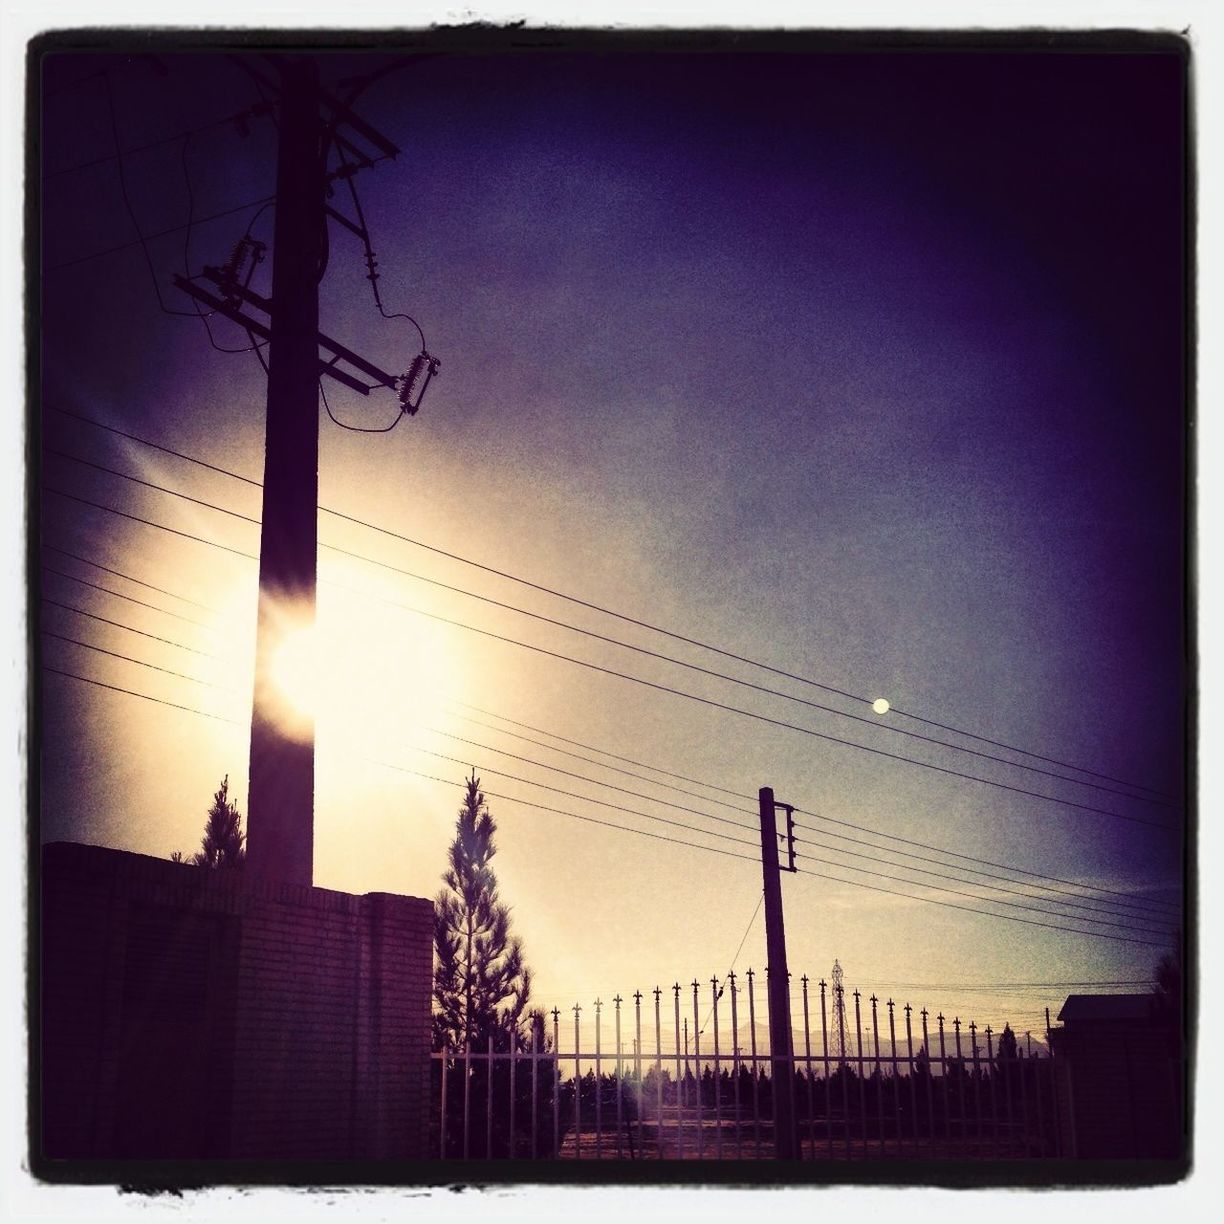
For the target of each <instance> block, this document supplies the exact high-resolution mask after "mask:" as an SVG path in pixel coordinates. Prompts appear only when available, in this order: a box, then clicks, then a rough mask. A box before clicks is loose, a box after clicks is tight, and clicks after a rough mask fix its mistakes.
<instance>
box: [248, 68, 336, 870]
mask: <svg viewBox="0 0 1224 1224" xmlns="http://www.w3.org/2000/svg"><path fill="white" fill-rule="evenodd" d="M280 71H281V92H280V103H281V105H280V140H279V145H278V149H277V167H276V228H275V232H274V238H273V251H272V311H271V316H272V317H271V343H270V345H269V370H268V407H267V425H266V442H265V455H264V489H263V527H262V535H261V538H260V549H259V623H258V628H257V631H256V640H255V693H254V701H253V706H252V712H251V773H250V792H249V798H248V808H247V864H248V869H249V870H250V872H251V873H252V875H254V876H256V877H259V878H263V879H277V880H283V881H286V882H288V883H293V884H307V885H309V884H311V883H312V882H313V876H314V718H313V715H305V716H301V722H300V724H299V725H298V726H297V728H296V731H297V734H296V737H295V736H294V735H290V734H288V733H287V729H286V727H285V725H284V722H283V714H281V715H280V716H278V709H277V706H278V696H277V694H276V692H275V690H274V688H273V682H272V676H271V665H272V658H273V655H274V654H275V651H276V648H277V646H278V645H279V644H280V642H281V640H282V637H283V635H284V632H285V629H286V627H287V625H289V624H292V625H293V626H295V627H301V626H306V625H313V623H314V616H315V580H316V570H317V554H318V501H319V391H318V380H319V273H320V264H321V257H322V237H323V226H324V224H325V219H324V211H323V210H324V184H325V177H324V164H323V156H324V152H323V139H322V137H323V124H322V122H321V120H320V116H319V72H318V67H317V66H316V65H315V64H314V62H313V61H311V60H309V59H306V58H292V59H286V60H285V61H284V62H283V63H282V64H281V65H280ZM280 700H282V701H283V699H280Z"/></svg>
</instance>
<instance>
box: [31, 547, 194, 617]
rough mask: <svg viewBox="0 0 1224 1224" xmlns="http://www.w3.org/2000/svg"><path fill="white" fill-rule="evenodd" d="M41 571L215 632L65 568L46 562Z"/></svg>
mask: <svg viewBox="0 0 1224 1224" xmlns="http://www.w3.org/2000/svg"><path fill="white" fill-rule="evenodd" d="M42 569H43V572H44V573H47V574H55V575H56V576H57V577H60V578H68V579H70V580H71V581H72V582H77V583H79V584H80V585H81V586H87V587H89V588H90V589H91V590H94V591H102V592H104V593H105V594H107V595H113V596H114V597H115V598H116V599H123V600H126V601H127V602H128V603H133V604H138V605H139V606H140V607H142V608H149V609H151V610H152V611H154V612H161V613H162V614H163V615H165V616H172V617H173V618H174V619H175V620H181V621H185V622H186V623H187V624H189V625H195V626H196V627H197V628H199V629H207V630H208V631H209V632H210V633H215V632H216V630H215V629H214V628H213V626H212V625H207V624H205V623H204V622H203V621H198V620H194V619H193V618H192V617H190V616H184V615H183V614H182V613H181V612H172V611H171V610H170V609H169V608H160V607H158V606H157V604H151V603H149V602H148V601H147V600H144V599H137V598H136V597H135V596H134V595H125V594H124V593H123V592H122V591H115V590H112V589H111V588H110V587H105V586H102V585H101V584H100V583H97V582H90V581H89V580H88V579H86V578H80V577H78V576H77V575H76V574H69V573H67V572H66V571H65V570H58V569H56V568H55V567H54V566H51V565H47V564H46V562H44V563H43V566H42Z"/></svg>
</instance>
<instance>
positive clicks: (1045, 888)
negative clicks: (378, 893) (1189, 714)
mask: <svg viewBox="0 0 1224 1224" xmlns="http://www.w3.org/2000/svg"><path fill="white" fill-rule="evenodd" d="M451 700H452V701H453V702H454V704H456V705H459V706H464V707H466V708H468V709H473V710H476V711H477V712H478V713H481V714H485V715H487V716H488V717H490V718H497V719H501V720H502V721H503V722H508V723H510V724H511V725H512V726H516V727H524V728H526V729H527V730H530V731H535V732H537V733H538V734H540V735H547V736H551V737H552V738H554V739H559V740H561V741H562V742H563V743H567V744H573V745H574V746H575V747H579V748H586V749H588V750H589V751H591V752H598V753H602V754H603V755H605V756H610V757H612V758H613V759H614V760H619V761H625V762H626V763H628V764H631V765H637V766H639V767H640V768H642V769H653V770H655V771H656V772H658V773H662V774H666V775H667V776H669V777H675V778H679V779H681V780H683V781H685V782H689V783H691V784H692V785H695V786H705V787H709V788H710V789H712V790H720V791H722V792H723V793H724V794H729V795H735V796H736V797H738V798H741V799H751V798H752V796H750V795H745V794H742V793H740V792H737V791H732V790H728V789H726V788H725V787H715V786H712V785H711V784H710V783H708V782H704V781H702V780H701V779H699V778H690V777H687V776H685V775H683V774H674V773H671V771H669V770H665V769H661V768H659V767H658V766H656V765H648V764H646V763H644V762H642V761H637V760H634V759H633V758H632V757H623V756H618V755H617V754H615V753H610V752H607V751H606V750H605V749H603V748H599V747H597V746H595V745H593V744H586V743H583V742H582V741H580V740H573V739H568V738H567V737H565V736H562V735H558V734H557V733H556V732H554V731H548V730H545V729H544V728H541V727H534V726H531V725H530V724H528V723H522V722H518V721H516V720H515V719H512V718H507V717H506V716H505V715H503V714H498V713H496V712H495V711H491V710H484V709H481V708H480V707H478V706H471V705H469V704H468V703H467V702H461V701H454V699H453V698H452V699H451ZM460 717H467V721H469V722H472V723H474V724H475V725H476V726H479V727H484V728H485V729H486V730H490V731H497V732H499V733H500V734H503V735H510V736H512V737H513V738H515V739H522V740H524V741H525V742H527V743H529V744H534V745H535V746H536V747H540V748H548V749H549V750H550V751H553V752H559V753H562V754H563V755H565V756H574V757H576V758H577V759H578V760H582V761H586V762H587V763H588V764H592V765H598V766H599V767H600V768H604V769H612V770H615V771H616V772H626V773H628V775H629V776H630V777H635V778H639V779H641V780H642V781H644V782H650V783H651V785H653V786H658V787H660V788H662V789H665V790H673V791H676V792H678V793H682V794H689V793H691V792H688V791H685V790H684V789H683V788H681V787H678V786H672V785H669V784H668V783H666V782H658V781H655V780H654V779H651V778H647V777H644V776H643V775H641V774H634V773H631V772H629V771H620V770H616V767H615V766H611V765H604V764H602V763H601V762H598V761H594V760H592V759H591V758H589V757H583V756H579V755H578V754H577V753H569V752H566V751H565V749H563V748H557V747H555V746H553V745H551V744H545V743H543V742H541V741H539V740H533V739H530V738H529V737H527V736H520V735H517V734H516V733H515V732H512V731H506V730H505V729H504V728H501V727H493V726H491V725H489V724H487V723H482V722H480V720H479V719H473V718H471V717H470V716H463V715H461V716H460ZM702 798H703V799H704V800H705V801H706V802H708V803H718V804H720V806H723V807H727V808H729V809H730V810H732V811H737V812H744V813H745V814H750V813H747V812H746V811H745V809H743V808H738V807H735V806H734V805H732V804H729V803H723V802H722V801H721V800H718V799H713V798H710V797H708V796H702ZM796 810H798V809H796ZM805 814H807V815H811V816H813V818H814V819H816V820H821V821H827V822H829V823H832V824H836V825H840V826H842V827H844V828H851V829H856V830H858V831H859V832H862V833H869V834H871V835H872V836H873V837H879V838H884V839H885V840H892V841H899V842H903V843H905V844H907V845H916V846H920V847H922V848H923V849H929V850H934V851H935V852H936V853H938V854H944V855H950V856H952V857H954V858H959V859H963V860H965V861H967V862H974V863H981V864H983V865H984V866H991V867H999V868H1001V869H1002V870H1004V871H1013V872H1017V873H1019V874H1021V875H1025V876H1030V877H1032V878H1033V879H1040V880H1052V881H1055V882H1057V883H1073V882H1072V881H1065V880H1061V879H1060V878H1059V877H1057V876H1045V875H1042V874H1041V873H1040V872H1034V871H1029V870H1026V869H1025V868H1023V867H1014V866H1012V865H1010V864H1005V863H994V862H992V861H991V860H989V859H980V858H976V857H974V856H973V855H967V854H963V853H961V852H959V851H956V850H947V849H945V848H943V847H941V846H932V845H929V844H928V843H926V842H916V841H912V840H910V839H908V838H904V837H899V836H898V835H897V834H895V833H884V832H881V831H879V830H877V829H872V828H869V827H868V826H866V825H859V824H853V823H851V822H850V821H844V820H836V819H835V818H834V817H831V816H823V815H816V814H814V813H805ZM825 836H827V837H833V838H836V839H838V840H839V841H848V842H853V843H854V844H856V845H861V846H867V847H869V848H877V849H881V850H887V851H888V852H889V853H892V854H900V855H903V856H905V857H907V858H912V859H915V860H918V861H920V862H929V863H934V864H935V865H937V866H949V867H950V866H953V864H950V863H944V862H942V861H941V860H939V859H931V858H926V857H925V856H924V855H919V854H913V853H912V852H908V851H904V850H898V849H894V848H893V847H890V846H877V845H876V843H874V842H867V841H863V840H861V839H860V838H856V837H848V836H847V835H846V834H844V833H836V832H833V831H828V832H826V833H825ZM796 841H797V842H800V843H801V842H802V839H800V838H796ZM962 870H966V871H971V872H972V873H973V874H975V875H983V876H988V877H989V878H991V879H997V880H1003V881H1005V882H1007V883H1014V884H1022V883H1024V881H1022V880H1014V879H1012V878H1011V877H1010V876H1000V875H995V874H994V873H992V872H988V871H979V870H975V869H973V868H963V869H962ZM1028 887H1030V888H1037V889H1041V890H1042V891H1045V892H1052V893H1057V894H1060V895H1064V896H1070V897H1077V898H1082V897H1083V892H1082V891H1080V892H1073V891H1070V890H1068V889H1063V888H1056V887H1053V886H1052V885H1045V884H1030V885H1028ZM1076 887H1078V888H1079V889H1081V890H1088V891H1089V892H1092V891H1104V892H1107V893H1109V892H1112V890H1109V889H1101V888H1100V887H1099V886H1097V885H1091V884H1079V885H1077V886H1076ZM1024 895H1029V894H1024ZM1116 895H1118V896H1119V897H1121V896H1124V895H1125V894H1122V893H1117V894H1116ZM1035 899H1038V900H1040V899H1041V898H1035ZM1086 899H1090V900H1102V901H1104V903H1105V904H1106V905H1111V906H1114V907H1115V909H1113V910H1108V909H1106V910H1097V911H1096V912H1099V913H1116V911H1117V909H1118V908H1119V907H1125V908H1134V909H1141V910H1145V909H1151V908H1153V907H1151V906H1148V905H1145V904H1143V903H1142V902H1132V901H1113V902H1111V901H1106V900H1105V899H1104V898H1095V897H1093V898H1086ZM1057 904H1062V905H1073V904H1074V903H1073V902H1070V901H1066V902H1057ZM1166 907H1167V908H1171V909H1176V908H1177V907H1176V906H1172V905H1167V906H1166ZM1077 908H1084V909H1087V908H1090V907H1088V906H1083V905H1080V906H1077ZM1118 916H1120V917H1130V916H1131V915H1128V914H1118Z"/></svg>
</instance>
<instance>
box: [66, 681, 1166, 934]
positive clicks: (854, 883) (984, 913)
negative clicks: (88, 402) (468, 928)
mask: <svg viewBox="0 0 1224 1224" xmlns="http://www.w3.org/2000/svg"><path fill="white" fill-rule="evenodd" d="M43 670H44V671H48V672H51V673H53V674H56V675H60V676H66V677H68V678H69V679H73V680H79V681H82V682H84V683H86V684H93V685H97V686H98V687H100V688H104V689H109V690H111V691H113V692H118V693H126V694H127V695H129V696H132V697H139V698H142V699H144V700H146V701H152V702H155V703H157V704H158V705H164V706H170V707H171V708H174V709H178V710H184V711H186V712H187V713H191V714H199V715H202V716H203V717H206V718H213V719H215V720H217V721H219V722H225V723H230V724H231V725H235V726H238V725H241V724H240V723H239V722H238V720H236V719H231V718H225V717H222V716H220V715H216V714H211V713H209V712H207V711H205V710H200V709H198V708H196V707H194V706H184V705H179V704H177V703H176V702H171V701H165V700H163V699H161V698H157V697H150V696H149V695H148V694H147V693H140V692H136V691H135V690H132V689H125V688H121V687H119V686H118V685H113V684H106V683H104V682H102V681H99V680H92V679H90V678H89V677H87V676H79V675H76V674H75V673H72V672H65V671H62V670H60V669H58V668H53V667H49V666H47V665H44V667H43ZM367 759H369V760H370V761H371V763H372V764H375V765H380V766H383V767H385V768H388V769H392V770H395V771H397V772H400V773H405V774H411V775H413V776H415V777H419V778H423V779H425V780H426V781H430V782H437V783H440V784H442V785H444V786H453V785H454V783H453V781H448V780H447V779H444V778H438V777H435V776H432V775H429V774H423V773H420V772H419V771H417V770H413V769H409V768H407V767H406V766H401V765H395V764H393V763H391V762H389V761H381V760H373V759H371V758H367ZM464 763H466V762H464ZM485 794H486V795H487V796H488V797H489V798H494V799H501V800H503V801H505V802H509V803H518V804H521V805H523V806H526V807H534V808H538V809H540V810H544V811H551V812H556V813H558V814H560V815H563V816H568V817H571V818H573V819H575V820H582V821H585V822H587V823H589V824H596V825H602V826H605V827H608V828H614V829H620V830H621V831H623V832H627V833H636V834H638V835H639V836H642V837H650V838H654V839H656V840H660V841H667V842H672V843H674V844H677V845H682V846H687V847H689V848H690V849H695V850H707V851H709V852H710V853H712V854H722V855H724V856H726V857H729V858H738V859H742V860H744V861H745V862H750V863H754V864H755V863H756V862H757V861H758V860H757V859H756V858H749V857H748V856H747V855H741V854H737V853H736V852H735V851H731V850H722V849H720V848H718V847H714V846H702V845H699V844H697V843H694V842H683V841H680V840H679V839H678V838H673V837H669V836H667V835H665V834H661V833H651V832H648V831H647V830H644V829H634V828H631V827H629V826H627V825H617V824H614V823H613V822H611V821H604V820H598V819H596V818H595V817H592V816H580V815H578V814H576V813H573V812H565V811H562V810H561V809H558V808H551V807H548V806H547V805H544V804H540V803H534V802H532V801H531V800H526V799H519V798H517V797H514V796H508V795H499V794H495V793H494V792H491V791H486V792H485ZM803 874H805V875H811V876H815V877H818V878H821V879H828V880H833V881H836V882H837V883H840V884H846V885H849V886H851V887H857V888H867V889H870V890H871V891H873V892H881V893H888V894H889V895H892V896H897V897H902V898H905V899H906V900H910V901H922V902H925V903H927V904H929V905H940V906H943V907H944V908H947V909H956V910H962V911H964V912H966V913H971V914H977V915H978V916H979V917H987V918H1000V919H1003V920H1005V921H1008V922H1021V923H1024V924H1025V925H1027V926H1037V927H1044V928H1047V929H1050V930H1057V931H1062V932H1064V933H1066V934H1071V935H1081V936H1095V937H1096V938H1098V939H1110V940H1114V941H1120V942H1123V943H1138V944H1143V945H1145V946H1148V947H1157V948H1158V947H1163V946H1164V945H1162V944H1159V943H1153V942H1152V941H1150V940H1142V939H1133V938H1129V937H1127V936H1122V935H1110V934H1107V933H1105V932H1101V931H1083V930H1078V929H1076V928H1074V927H1064V926H1057V925H1055V924H1053V923H1048V922H1039V921H1036V920H1034V919H1031V918H1018V917H1016V916H1015V915H1012V914H1000V913H996V912H994V911H991V910H978V909H973V908H972V907H970V906H966V905H960V904H957V903H956V902H951V901H939V900H937V899H935V898H933V897H923V896H917V895H914V894H912V893H902V892H898V891H897V890H896V889H892V888H884V887H881V886H880V885H876V884H867V883H864V882H863V881H860V880H847V879H845V878H843V877H840V876H832V875H829V874H828V873H826V872H820V871H814V870H812V869H811V868H804V869H803Z"/></svg>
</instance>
